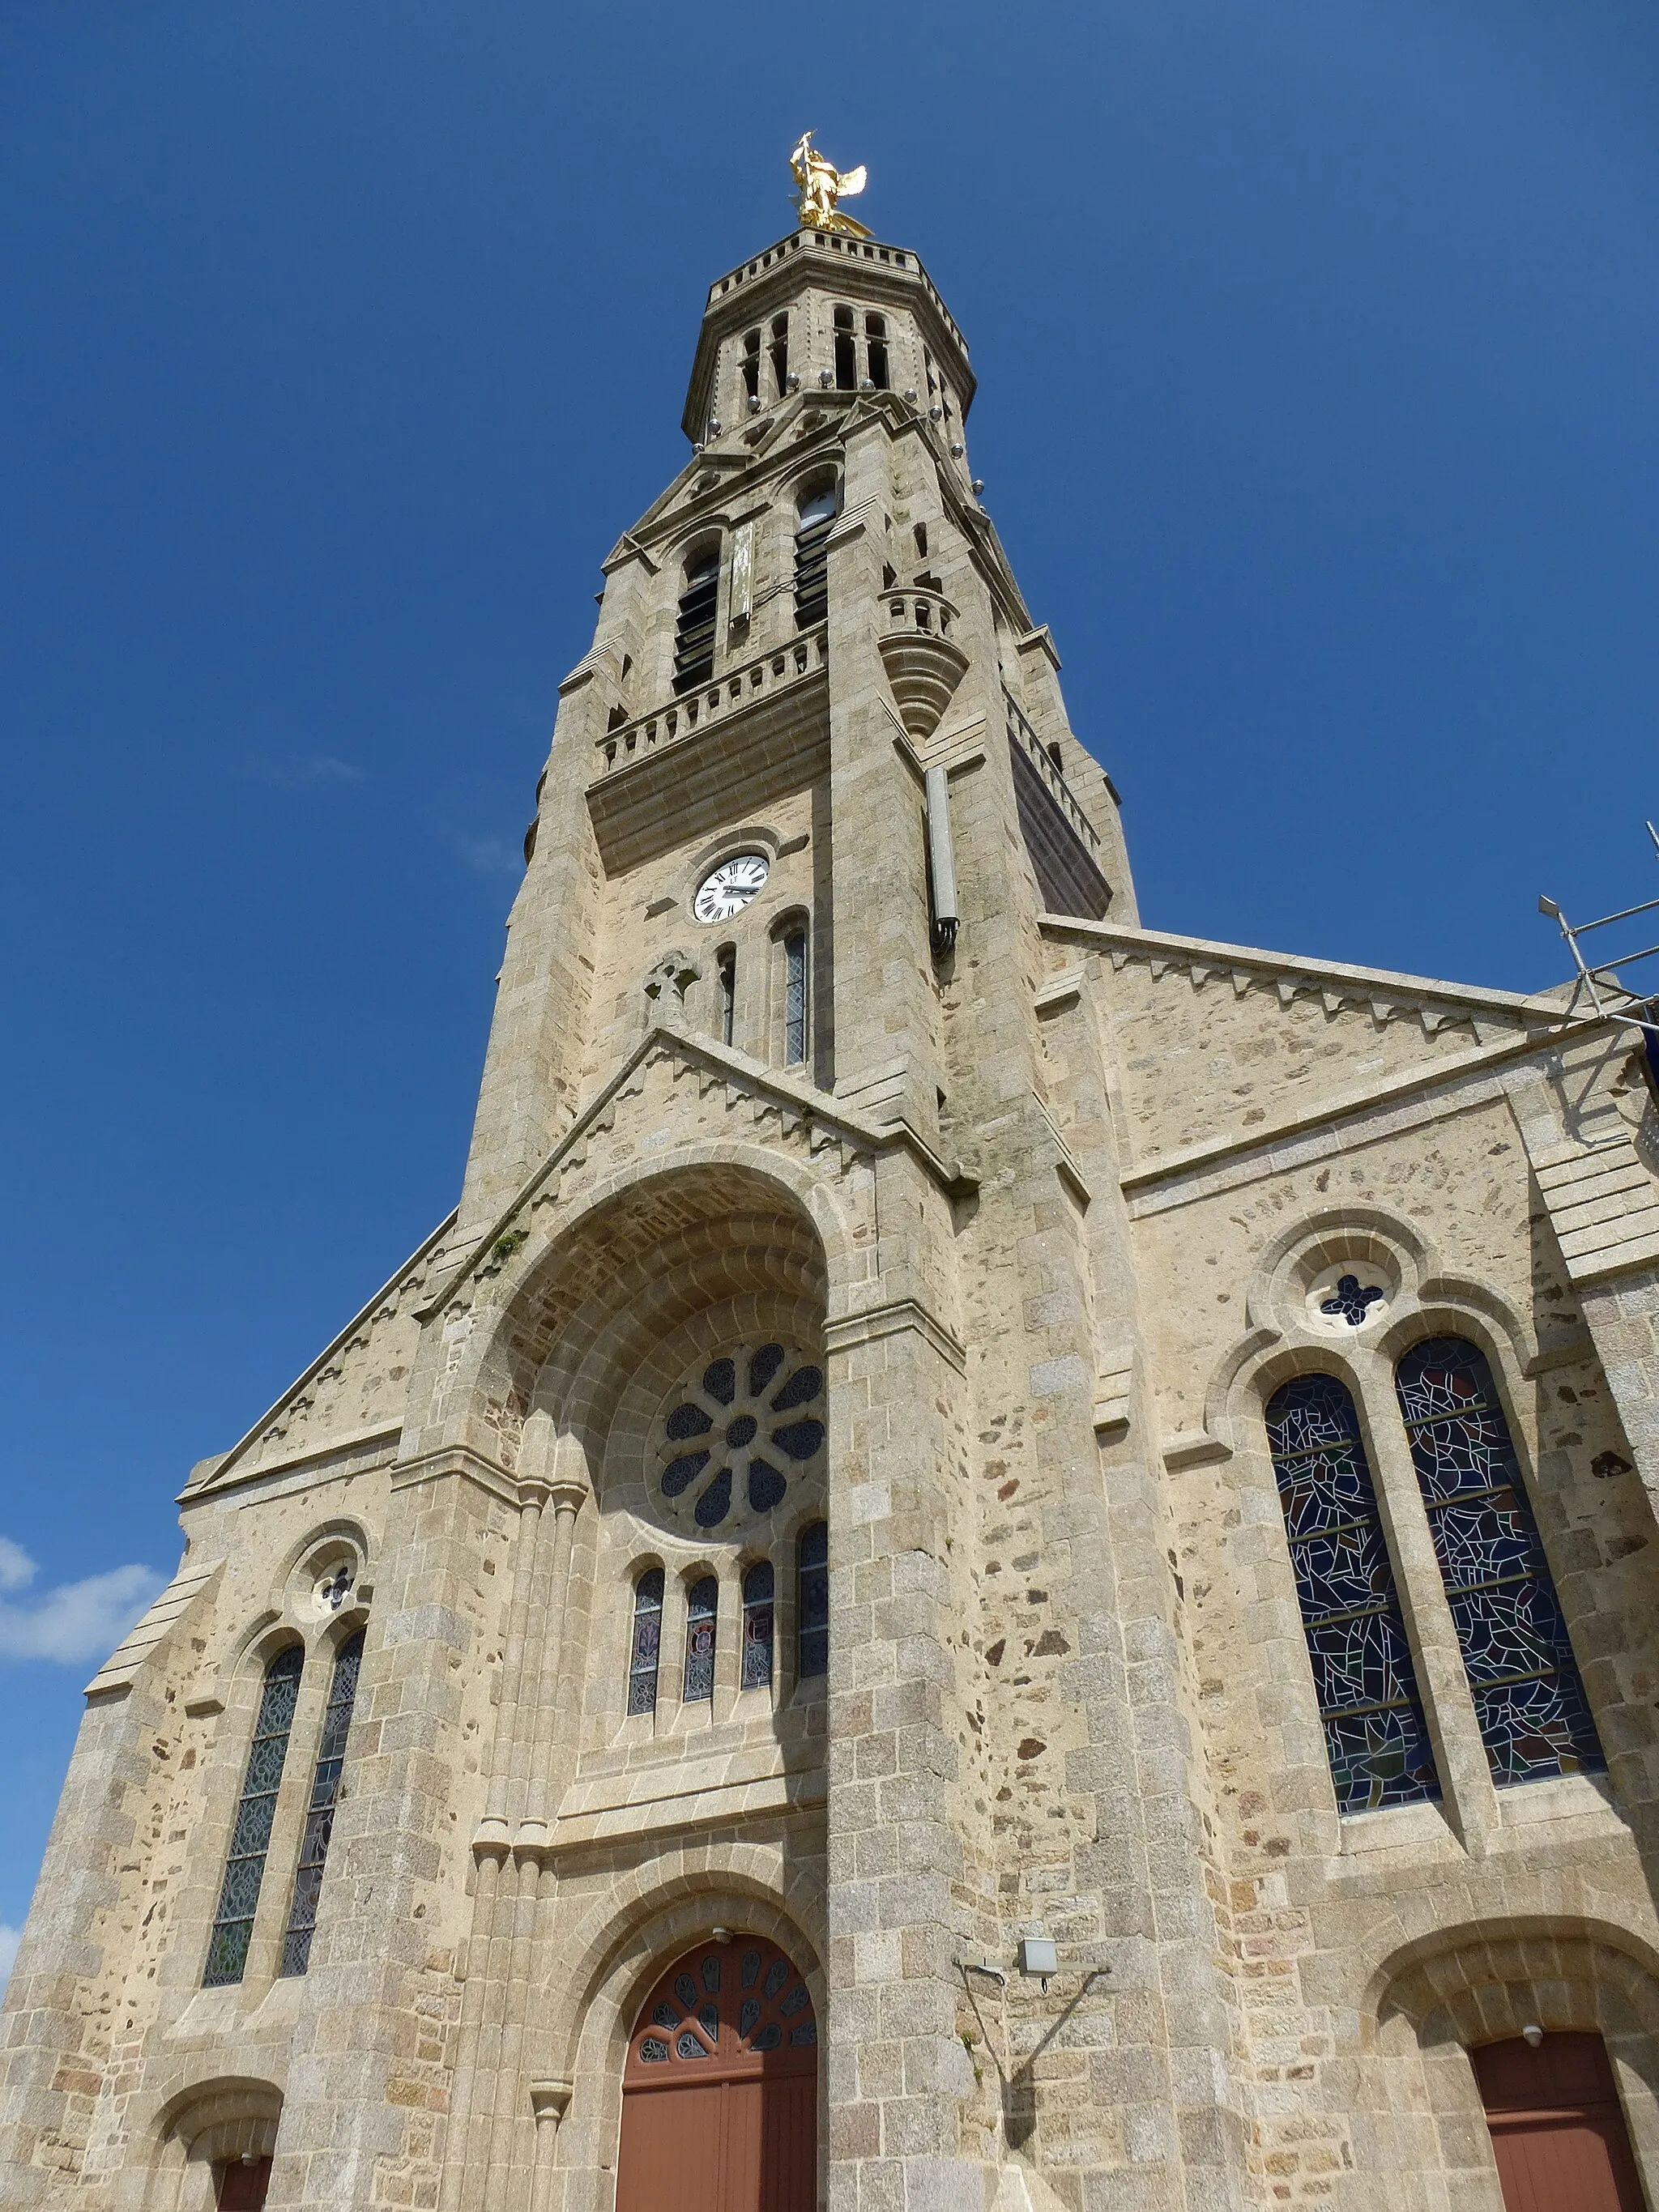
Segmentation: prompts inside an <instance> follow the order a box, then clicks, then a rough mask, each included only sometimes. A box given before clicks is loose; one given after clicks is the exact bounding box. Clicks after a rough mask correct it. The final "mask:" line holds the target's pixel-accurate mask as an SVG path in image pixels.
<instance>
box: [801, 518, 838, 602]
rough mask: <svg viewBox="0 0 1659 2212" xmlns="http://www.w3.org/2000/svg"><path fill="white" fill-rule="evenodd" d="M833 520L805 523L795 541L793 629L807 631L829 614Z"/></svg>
mask: <svg viewBox="0 0 1659 2212" xmlns="http://www.w3.org/2000/svg"><path fill="white" fill-rule="evenodd" d="M835 521H836V518H835V516H834V515H833V514H830V515H826V516H825V517H824V519H823V521H822V522H813V523H809V524H808V526H807V527H806V528H805V530H803V531H802V532H800V534H799V537H798V538H796V540H795V627H796V629H811V627H812V625H813V623H821V622H822V621H823V619H824V617H825V616H826V615H827V614H828V613H829V532H830V531H831V530H832V529H833V528H834V527H835Z"/></svg>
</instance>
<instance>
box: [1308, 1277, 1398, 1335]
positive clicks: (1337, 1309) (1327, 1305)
mask: <svg viewBox="0 0 1659 2212" xmlns="http://www.w3.org/2000/svg"><path fill="white" fill-rule="evenodd" d="M1388 1295H1389V1294H1388V1292H1387V1291H1385V1290H1384V1289H1383V1286H1382V1285H1381V1284H1380V1283H1367V1284H1366V1285H1365V1286H1364V1289H1363V1290H1362V1289H1361V1288H1360V1285H1359V1278H1358V1275H1343V1276H1341V1277H1340V1279H1339V1280H1338V1282H1337V1285H1336V1295H1335V1296H1334V1297H1328V1298H1321V1300H1320V1301H1319V1310H1320V1312H1321V1313H1322V1314H1328V1315H1329V1316H1330V1317H1331V1319H1332V1320H1333V1321H1345V1322H1347V1324H1348V1326H1349V1328H1359V1326H1360V1325H1361V1323H1362V1322H1364V1319H1365V1316H1366V1314H1367V1312H1368V1311H1369V1310H1370V1308H1371V1307H1372V1306H1374V1305H1375V1304H1376V1302H1377V1300H1378V1299H1379V1298H1386V1297H1388Z"/></svg>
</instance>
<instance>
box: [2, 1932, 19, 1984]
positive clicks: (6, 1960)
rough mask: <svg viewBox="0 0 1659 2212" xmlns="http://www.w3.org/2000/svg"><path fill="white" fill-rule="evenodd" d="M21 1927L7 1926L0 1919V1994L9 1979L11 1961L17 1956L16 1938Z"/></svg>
mask: <svg viewBox="0 0 1659 2212" xmlns="http://www.w3.org/2000/svg"><path fill="white" fill-rule="evenodd" d="M22 1932H23V1931H22V1929H21V1928H9V1927H8V1926H7V1925H6V1923H5V1922H4V1921H3V1920H0V1996H4V1995H5V1993H6V1984H7V1983H8V1982H9V1980H10V1979H11V1962H12V1960H14V1959H15V1957H16V1956H17V1939H18V1937H19V1936H21V1934H22Z"/></svg>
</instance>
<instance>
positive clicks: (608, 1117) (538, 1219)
mask: <svg viewBox="0 0 1659 2212" xmlns="http://www.w3.org/2000/svg"><path fill="white" fill-rule="evenodd" d="M657 1078H660V1079H661V1082H660V1083H658V1082H656V1081H654V1080H653V1079H657ZM683 1081H684V1082H689V1083H690V1085H691V1094H690V1095H691V1096H692V1097H694V1098H696V1100H697V1101H699V1102H704V1103H706V1102H708V1101H709V1100H711V1099H712V1100H714V1101H715V1102H717V1103H718V1107H719V1116H718V1119H719V1125H720V1133H721V1134H726V1135H729V1134H730V1133H732V1121H733V1117H736V1119H737V1121H738V1123H739V1125H740V1126H743V1127H745V1128H746V1130H747V1131H749V1132H750V1133H757V1134H758V1136H759V1138H760V1139H761V1141H763V1143H766V1144H770V1145H779V1146H785V1147H787V1149H789V1150H791V1151H793V1152H797V1153H798V1154H799V1156H800V1157H802V1158H805V1159H807V1160H810V1161H812V1162H814V1163H817V1164H820V1165H821V1166H822V1168H823V1171H824V1172H826V1173H833V1174H835V1175H837V1176H841V1175H846V1174H848V1172H850V1171H851V1170H853V1169H854V1167H855V1166H857V1165H859V1164H860V1163H863V1164H867V1163H869V1162H870V1161H872V1160H873V1159H874V1158H876V1157H877V1156H878V1154H880V1153H883V1152H893V1151H904V1152H908V1153H910V1154H911V1155H912V1157H913V1158H915V1159H916V1160H917V1161H918V1162H919V1163H920V1164H921V1166H922V1168H923V1169H924V1170H925V1171H926V1172H927V1174H928V1175H929V1176H932V1177H933V1180H934V1181H935V1182H937V1183H938V1185H939V1188H941V1189H942V1190H944V1191H945V1192H946V1193H947V1194H949V1195H951V1197H962V1196H965V1195H966V1194H968V1193H969V1192H970V1191H971V1190H972V1189H973V1188H975V1184H974V1182H973V1179H972V1178H971V1177H970V1176H968V1175H966V1174H965V1173H964V1172H963V1170H962V1169H961V1168H960V1167H957V1166H955V1165H952V1164H951V1163H949V1162H947V1161H945V1160H944V1159H942V1158H940V1157H939V1154H938V1153H937V1152H934V1151H933V1148H932V1147H931V1146H929V1145H928V1144H927V1142H926V1140H925V1139H922V1138H921V1137H920V1136H919V1135H918V1134H917V1133H915V1131H914V1130H913V1129H911V1128H910V1127H908V1124H907V1123H905V1122H903V1121H892V1122H883V1121H877V1120H875V1119H873V1118H872V1117H871V1116H868V1115H864V1114H861V1113H859V1112H856V1111H853V1110H849V1109H848V1108H847V1107H845V1106H843V1105H840V1104H838V1103H836V1098H835V1097H834V1095H833V1094H832V1093H831V1092H829V1091H821V1090H819V1089H818V1088H817V1085H815V1084H813V1083H811V1082H810V1081H808V1080H807V1079H805V1077H797V1076H793V1075H791V1074H789V1073H787V1072H786V1071H784V1070H782V1069H781V1068H775V1067H772V1066H768V1065H767V1063H766V1062H764V1061H763V1060H754V1059H751V1058H750V1055H749V1054H747V1053H745V1052H740V1051H739V1050H738V1048H736V1047H735V1046H733V1045H726V1044H720V1043H717V1042H715V1041H714V1039H713V1038H710V1037H704V1036H696V1035H695V1034H694V1033H692V1032H690V1031H689V1030H682V1029H680V1028H679V1027H678V1025H677V1024H673V1023H671V1022H659V1023H657V1024H653V1027H652V1028H650V1029H649V1030H647V1032H646V1034H645V1036H644V1037H643V1038H642V1039H641V1042H640V1043H639V1044H638V1045H637V1046H636V1047H635V1050H634V1051H633V1052H632V1053H631V1054H629V1058H628V1060H626V1061H625V1062H624V1063H623V1066H622V1067H620V1068H619V1069H618V1070H617V1073H616V1074H615V1075H614V1076H612V1077H611V1080H610V1081H609V1082H608V1083H606V1084H605V1085H604V1086H603V1088H602V1089H601V1090H600V1091H599V1092H598V1093H597V1094H596V1096H595V1097H593V1098H592V1100H591V1101H590V1102H589V1103H588V1104H587V1105H586V1107H585V1108H584V1109H582V1111H581V1112H580V1114H579V1115H577V1116H576V1118H575V1120H574V1121H573V1122H572V1124H571V1126H570V1127H569V1128H568V1130H567V1131H566V1132H565V1133H564V1135H563V1136H562V1138H561V1139H559V1141H558V1143H557V1144H556V1145H555V1146H553V1148H552V1149H551V1151H550V1152H549V1153H548V1155H547V1158H545V1159H544V1161H543V1163H542V1164H541V1165H540V1167H538V1169H537V1170H536V1171H535V1173H534V1174H533V1175H532V1176H531V1177H530V1178H529V1179H528V1181H527V1182H526V1183H525V1184H524V1185H523V1186H522V1187H521V1188H520V1190H519V1191H518V1192H517V1193H516V1194H514V1196H513V1200H512V1201H511V1203H510V1204H509V1205H508V1206H506V1207H505V1208H504V1209H503V1211H502V1212H501V1215H500V1217H499V1218H497V1219H496V1220H495V1221H493V1222H492V1223H491V1224H490V1225H489V1228H488V1229H487V1230H486V1231H484V1232H483V1235H482V1236H481V1237H478V1238H477V1240H476V1241H475V1242H474V1243H473V1244H472V1245H471V1248H470V1249H469V1250H468V1251H467V1252H466V1253H465V1255H464V1256H463V1257H461V1259H460V1264H459V1266H457V1267H454V1269H453V1272H450V1273H447V1275H446V1277H445V1279H443V1281H442V1284H441V1287H438V1288H437V1291H436V1295H435V1297H432V1298H431V1300H430V1301H429V1303H428V1304H427V1306H426V1307H425V1308H424V1310H423V1312H422V1319H425V1318H427V1317H428V1316H431V1315H433V1314H435V1313H437V1312H440V1311H441V1310H442V1309H443V1308H444V1307H445V1306H447V1305H448V1304H452V1303H453V1302H454V1301H455V1300H456V1299H457V1298H459V1297H465V1295H466V1294H467V1292H468V1290H469V1286H470V1285H477V1284H478V1283H480V1282H482V1281H483V1279H486V1278H487V1277H489V1276H491V1275H495V1274H498V1273H501V1270H502V1269H503V1268H504V1267H508V1266H510V1265H511V1264H513V1262H514V1261H516V1259H517V1256H518V1255H519V1253H520V1250H521V1249H523V1248H524V1246H525V1245H526V1244H527V1243H529V1241H530V1239H531V1237H532V1234H533V1233H534V1232H535V1231H537V1230H538V1228H540V1227H541V1226H542V1225H543V1223H544V1219H545V1218H546V1216H547V1214H548V1211H549V1209H553V1208H557V1207H560V1206H562V1205H563V1203H564V1202H565V1201H566V1200H569V1199H571V1198H573V1197H574V1196H576V1195H577V1194H579V1193H580V1191H581V1190H582V1189H583V1188H586V1186H587V1185H588V1184H590V1183H595V1182H598V1181H599V1178H600V1176H601V1173H610V1172H611V1171H613V1170H614V1169H615V1167H616V1166H617V1165H618V1164H621V1163H622V1161H623V1159H624V1158H631V1157H635V1155H636V1153H637V1151H638V1142H637V1140H638V1139H639V1138H640V1136H641V1133H646V1132H648V1133H649V1134H650V1135H651V1137H652V1139H653V1154H652V1157H653V1159H655V1160H657V1161H659V1162H660V1164H662V1165H663V1166H664V1167H669V1166H671V1164H672V1163H673V1159H674V1139H675V1134H676V1133H675V1131H674V1129H673V1127H672V1125H671V1124H670V1126H669V1133H668V1141H667V1142H666V1143H662V1142H660V1141H659V1138H660V1131H661V1113H660V1107H661V1104H662V1097H661V1095H660V1092H661V1091H662V1090H663V1089H664V1088H665V1089H667V1090H668V1091H671V1090H672V1089H673V1088H674V1087H675V1086H677V1085H678V1084H679V1083H681V1082H683ZM698 1118H699V1117H698V1116H697V1115H696V1114H695V1113H688V1114H686V1115H684V1116H683V1117H682V1122H683V1126H682V1128H681V1130H680V1132H679V1134H680V1136H681V1137H682V1139H684V1141H687V1142H690V1141H696V1140H700V1139H705V1138H706V1137H707V1136H708V1133H709V1132H708V1129H707V1128H702V1127H697V1126H696V1124H697V1121H698ZM452 1256H453V1255H452Z"/></svg>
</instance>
